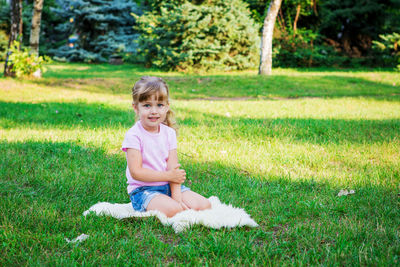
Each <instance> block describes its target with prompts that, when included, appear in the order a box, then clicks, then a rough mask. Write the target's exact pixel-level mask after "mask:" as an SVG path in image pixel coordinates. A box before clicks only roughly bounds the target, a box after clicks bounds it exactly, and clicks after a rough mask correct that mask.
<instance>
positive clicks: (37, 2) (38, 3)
mask: <svg viewBox="0 0 400 267" xmlns="http://www.w3.org/2000/svg"><path fill="white" fill-rule="evenodd" d="M42 8H43V0H34V3H33V11H32V25H31V35H30V38H29V44H30V47H31V51H30V52H31V53H32V54H33V55H35V56H36V57H38V56H39V37H40V22H41V18H42ZM34 76H35V77H37V78H40V77H41V76H42V73H41V71H40V69H38V71H37V72H35V74H34Z"/></svg>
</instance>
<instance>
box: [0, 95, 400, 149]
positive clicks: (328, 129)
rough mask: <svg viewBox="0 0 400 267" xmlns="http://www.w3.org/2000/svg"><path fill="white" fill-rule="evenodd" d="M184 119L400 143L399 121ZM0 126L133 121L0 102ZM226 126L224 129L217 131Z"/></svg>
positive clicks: (69, 107)
mask: <svg viewBox="0 0 400 267" xmlns="http://www.w3.org/2000/svg"><path fill="white" fill-rule="evenodd" d="M176 111H177V112H178V114H185V115H186V116H185V117H186V118H185V119H183V120H181V121H178V124H180V125H184V126H187V127H193V128H196V127H203V126H204V127H209V128H210V129H211V128H214V129H215V131H213V132H212V134H215V135H217V136H222V137H223V136H227V137H230V138H245V139H249V138H251V139H252V140H254V141H257V140H265V139H268V138H280V139H289V140H293V141H296V142H304V143H316V144H322V143H334V144H338V143H356V144H357V143H380V142H391V141H394V140H399V139H400V132H399V129H400V120H399V119H392V120H344V119H308V118H305V119H303V118H277V119H269V118H267V119H252V118H243V117H230V118H228V117H224V116H219V115H214V114H210V113H199V112H195V111H193V110H190V109H185V108H178V109H176ZM0 118H1V127H2V128H5V129H7V128H18V127H30V128H45V129H48V128H55V127H57V128H59V129H73V128H76V127H81V128H88V129H93V128H110V127H114V128H115V127H121V128H124V129H128V128H129V127H131V126H132V125H133V123H134V113H133V111H130V110H127V111H124V110H117V109H114V108H112V107H110V106H106V105H104V104H87V103H51V102H50V103H49V102H46V103H36V104H32V103H8V102H0ZM218 125H224V126H223V127H222V126H221V127H216V126H218Z"/></svg>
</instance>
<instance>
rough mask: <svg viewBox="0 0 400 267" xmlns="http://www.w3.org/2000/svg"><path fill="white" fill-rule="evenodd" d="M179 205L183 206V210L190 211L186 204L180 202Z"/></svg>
mask: <svg viewBox="0 0 400 267" xmlns="http://www.w3.org/2000/svg"><path fill="white" fill-rule="evenodd" d="M179 204H180V205H181V207H182V209H183V210H188V209H189V208H188V206H186V204H185V203H183V202H182V201H181V202H179Z"/></svg>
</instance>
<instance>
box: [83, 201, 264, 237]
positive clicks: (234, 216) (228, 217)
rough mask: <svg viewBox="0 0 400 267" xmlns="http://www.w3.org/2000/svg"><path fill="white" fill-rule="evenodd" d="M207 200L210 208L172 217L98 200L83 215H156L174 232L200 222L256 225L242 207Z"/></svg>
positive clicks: (205, 224)
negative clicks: (91, 213)
mask: <svg viewBox="0 0 400 267" xmlns="http://www.w3.org/2000/svg"><path fill="white" fill-rule="evenodd" d="M208 200H209V201H210V202H211V209H209V210H202V211H195V210H185V211H182V212H180V213H178V214H176V215H175V216H174V217H172V218H168V217H167V216H166V215H165V214H163V213H161V212H159V211H154V210H152V211H146V212H138V211H135V210H134V209H133V208H132V204H131V203H127V204H112V203H108V202H99V203H97V204H95V205H93V206H91V207H90V208H89V209H88V210H87V211H85V212H84V213H83V215H84V216H86V215H88V214H89V213H90V212H94V213H96V215H98V216H100V215H107V216H112V217H114V218H117V219H123V218H128V217H149V216H156V217H157V218H158V219H159V220H160V222H161V223H162V224H163V225H171V226H172V227H173V228H174V230H175V232H176V233H178V232H181V231H184V230H186V229H187V228H188V227H190V226H191V225H194V224H202V225H204V226H207V227H210V228H215V229H220V228H221V227H226V228H232V227H236V226H245V225H247V226H250V227H256V226H258V224H257V223H256V222H255V221H254V220H253V219H252V218H250V215H249V214H247V213H246V212H245V211H244V210H243V209H241V208H235V207H232V205H226V204H223V203H221V201H220V200H219V199H218V198H217V197H215V196H212V197H210V198H209V199H208Z"/></svg>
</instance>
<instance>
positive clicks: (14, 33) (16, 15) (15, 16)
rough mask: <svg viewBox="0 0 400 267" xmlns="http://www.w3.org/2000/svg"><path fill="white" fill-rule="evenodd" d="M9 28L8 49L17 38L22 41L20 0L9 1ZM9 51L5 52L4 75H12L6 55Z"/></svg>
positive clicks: (10, 65)
mask: <svg viewBox="0 0 400 267" xmlns="http://www.w3.org/2000/svg"><path fill="white" fill-rule="evenodd" d="M10 4H11V9H10V12H11V29H10V39H9V40H8V50H10V47H11V44H12V43H13V42H14V41H16V40H18V41H19V42H20V43H21V42H22V0H12V1H11V3H10ZM9 55H10V52H9V51H8V52H7V57H6V62H5V64H4V76H5V77H7V76H14V75H15V74H14V73H13V71H12V64H9V62H8V57H9Z"/></svg>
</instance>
